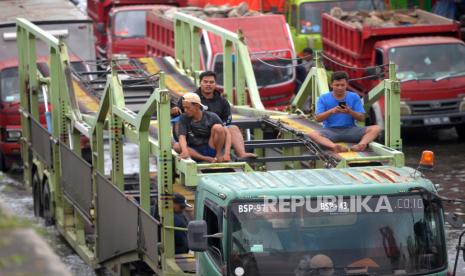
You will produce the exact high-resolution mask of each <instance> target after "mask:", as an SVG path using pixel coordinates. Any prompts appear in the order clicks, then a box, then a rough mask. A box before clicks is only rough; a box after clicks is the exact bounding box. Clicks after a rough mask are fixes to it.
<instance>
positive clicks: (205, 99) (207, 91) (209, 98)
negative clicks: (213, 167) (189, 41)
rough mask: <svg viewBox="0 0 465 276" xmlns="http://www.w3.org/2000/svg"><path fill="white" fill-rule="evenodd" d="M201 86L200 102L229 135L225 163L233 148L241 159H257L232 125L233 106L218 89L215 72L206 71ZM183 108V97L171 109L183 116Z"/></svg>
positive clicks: (201, 79)
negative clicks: (214, 115) (215, 116)
mask: <svg viewBox="0 0 465 276" xmlns="http://www.w3.org/2000/svg"><path fill="white" fill-rule="evenodd" d="M199 79H200V86H199V88H198V89H197V90H196V91H195V92H194V93H196V94H197V95H199V97H200V101H201V103H202V104H203V105H206V106H207V107H208V111H210V112H213V113H215V114H216V115H218V117H220V119H221V120H222V121H223V125H224V126H225V127H226V130H227V133H226V134H229V135H227V136H226V141H225V145H224V155H223V159H224V160H223V161H230V159H231V157H230V151H231V146H232V147H233V148H234V151H235V153H236V155H237V157H239V158H256V157H257V155H256V154H254V153H251V152H247V151H246V150H245V146H244V138H243V137H242V133H241V130H240V129H239V128H238V127H237V126H236V125H233V124H231V121H232V114H231V106H230V105H229V102H228V100H226V99H225V98H224V97H223V96H222V95H221V93H220V91H218V90H217V88H216V74H215V72H213V71H205V72H202V73H201V74H200V75H199ZM182 112H183V108H182V97H181V99H180V100H179V102H178V104H177V106H175V107H173V108H172V109H171V114H172V115H177V114H181V113H182Z"/></svg>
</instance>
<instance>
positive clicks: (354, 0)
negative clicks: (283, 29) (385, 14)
mask: <svg viewBox="0 0 465 276" xmlns="http://www.w3.org/2000/svg"><path fill="white" fill-rule="evenodd" d="M334 7H340V8H341V9H343V10H344V11H357V10H365V11H372V10H384V8H385V6H384V1H383V0H339V1H324V2H313V1H312V2H306V3H303V4H302V5H300V28H301V29H300V32H301V33H303V34H312V33H320V32H321V14H322V13H325V12H329V11H330V10H331V9H332V8H334Z"/></svg>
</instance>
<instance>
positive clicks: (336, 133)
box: [307, 71, 381, 152]
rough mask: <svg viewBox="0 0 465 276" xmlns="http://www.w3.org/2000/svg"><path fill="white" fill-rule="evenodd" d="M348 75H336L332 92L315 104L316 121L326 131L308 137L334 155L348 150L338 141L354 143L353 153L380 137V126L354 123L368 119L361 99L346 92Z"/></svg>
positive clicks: (324, 95) (337, 73)
mask: <svg viewBox="0 0 465 276" xmlns="http://www.w3.org/2000/svg"><path fill="white" fill-rule="evenodd" d="M348 80H349V76H348V75H347V73H346V72H343V71H337V72H334V74H333V76H332V79H331V88H332V89H333V90H332V91H330V92H328V93H325V94H323V95H321V96H320V98H319V99H318V102H317V104H316V112H315V114H316V115H315V119H316V121H317V122H323V129H321V130H320V131H311V132H309V133H308V134H307V135H308V136H309V137H310V138H311V139H313V140H314V141H315V142H317V143H318V144H320V145H322V146H325V147H327V148H329V149H331V150H333V151H335V152H345V151H348V150H349V149H348V148H347V147H345V146H342V145H338V144H335V143H337V142H346V143H355V145H353V146H352V147H351V150H353V151H364V150H365V149H366V147H367V145H368V144H369V143H370V142H372V141H373V140H375V139H376V137H378V135H379V133H380V132H381V129H380V127H379V126H377V125H373V126H368V127H359V126H357V125H356V124H355V120H357V121H360V122H361V121H364V120H365V110H364V109H363V105H362V101H361V100H360V97H359V96H358V95H357V94H356V93H354V92H351V91H347V87H348Z"/></svg>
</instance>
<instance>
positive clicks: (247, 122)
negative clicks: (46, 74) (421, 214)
mask: <svg viewBox="0 0 465 276" xmlns="http://www.w3.org/2000/svg"><path fill="white" fill-rule="evenodd" d="M134 64H137V65H138V66H140V67H139V68H140V69H141V70H143V72H144V74H145V76H156V75H157V74H158V73H160V71H163V72H165V74H166V86H167V88H168V89H169V90H170V92H171V93H172V95H173V97H175V98H178V97H180V96H182V95H183V94H184V93H186V92H192V91H194V90H195V89H196V86H195V85H194V84H193V82H192V80H191V79H189V78H188V77H186V76H185V75H183V74H181V73H179V72H178V71H177V70H176V69H175V68H174V66H173V65H172V62H170V59H169V58H160V57H153V58H141V59H137V60H134ZM155 85H156V82H154V83H152V84H151V85H147V88H146V90H145V92H144V90H142V91H138V92H137V93H139V94H144V93H145V94H144V96H141V97H137V99H138V101H139V102H140V103H142V102H144V97H146V98H148V97H149V96H150V94H151V93H152V92H153V89H154V88H155ZM74 86H75V88H76V87H79V89H77V90H76V89H75V90H76V91H75V93H77V95H78V102H79V106H80V108H81V110H83V112H86V113H90V114H91V113H94V112H96V111H97V109H98V101H99V97H100V96H101V94H100V92H101V91H103V90H101V89H100V90H97V91H100V92H99V93H96V92H95V90H94V91H92V90H88V87H86V86H85V85H83V84H82V83H79V82H77V81H75V85H74ZM123 86H124V82H123ZM128 86H129V87H130V86H131V84H129V85H128ZM124 91H125V102H126V104H127V107H128V108H129V109H131V110H132V111H133V112H135V113H137V112H138V107H139V105H134V104H132V105H131V99H132V98H133V96H131V94H134V93H135V92H134V91H131V88H128V89H124ZM262 119H263V117H261V116H247V115H244V114H238V113H237V112H234V108H233V124H236V125H238V126H239V127H240V128H243V129H246V128H248V126H257V125H259V124H261V123H263V121H262ZM269 119H270V121H271V122H272V123H273V124H279V125H281V126H282V127H283V128H288V129H290V130H291V131H293V132H296V133H297V132H299V133H307V132H310V131H315V130H318V129H320V128H321V127H322V126H321V124H319V123H316V122H314V121H311V120H308V119H306V118H302V117H299V116H297V115H276V116H271V117H270V118H269ZM153 125H154V124H153ZM150 134H151V135H152V136H153V137H157V129H156V127H151V128H150ZM248 144H250V145H249V146H248V147H249V148H253V147H254V146H255V147H256V145H254V144H253V141H250V143H249V142H248V141H246V146H247V145H248ZM342 144H344V143H342ZM345 145H346V146H348V147H350V146H351V144H345ZM268 146H269V145H268ZM263 147H265V148H266V145H263ZM321 150H322V151H323V152H324V154H325V155H327V156H331V157H333V158H334V159H335V160H342V159H347V158H349V159H356V158H363V157H370V156H376V153H375V152H373V151H372V150H370V149H369V148H367V150H366V151H365V152H351V151H350V152H345V153H339V154H336V153H333V152H332V151H329V150H326V149H321ZM259 160H260V159H258V160H245V161H246V162H253V163H256V162H258V161H259ZM264 161H265V162H266V160H264ZM273 162H275V161H273ZM278 169H279V168H278Z"/></svg>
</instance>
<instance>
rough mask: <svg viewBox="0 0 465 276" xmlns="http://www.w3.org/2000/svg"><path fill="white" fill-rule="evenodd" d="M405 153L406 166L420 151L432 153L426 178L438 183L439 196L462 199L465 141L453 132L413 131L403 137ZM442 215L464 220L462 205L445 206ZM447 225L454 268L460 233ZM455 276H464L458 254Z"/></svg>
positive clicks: (415, 162) (412, 163)
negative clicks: (430, 168)
mask: <svg viewBox="0 0 465 276" xmlns="http://www.w3.org/2000/svg"><path fill="white" fill-rule="evenodd" d="M403 142H404V152H405V155H406V163H407V166H410V167H414V168H415V167H416V166H417V165H418V161H419V160H420V157H421V152H422V151H423V150H431V151H433V152H434V154H435V164H434V168H433V170H432V171H431V172H425V175H426V176H427V177H428V178H429V179H430V180H431V181H432V182H433V183H435V184H439V194H440V195H441V196H445V197H448V198H460V199H465V142H463V141H459V140H458V138H457V135H456V133H455V130H454V129H444V130H434V131H416V132H410V133H407V134H406V135H404V140H403ZM444 208H445V212H446V213H448V212H455V213H457V214H459V215H461V216H462V217H463V218H464V219H465V204H463V203H462V204H451V203H445V204H444ZM463 230H465V229H462V230H457V229H453V228H452V227H450V225H449V224H447V228H446V234H447V243H448V244H447V248H448V253H449V263H450V264H451V266H453V262H454V260H455V254H456V252H457V251H456V249H455V247H456V245H457V243H458V237H459V235H460V233H461V232H462V231H463ZM457 275H465V262H464V260H463V255H460V258H459V265H458V269H457Z"/></svg>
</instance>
